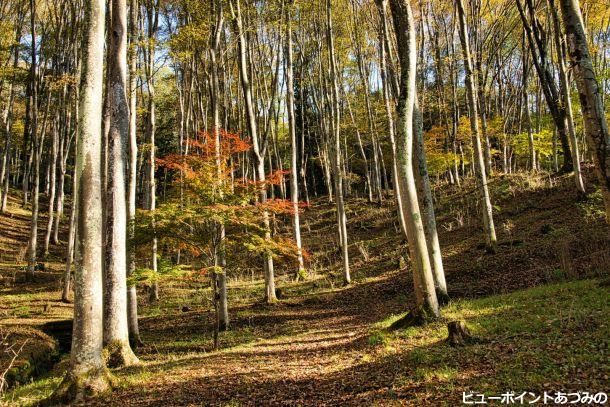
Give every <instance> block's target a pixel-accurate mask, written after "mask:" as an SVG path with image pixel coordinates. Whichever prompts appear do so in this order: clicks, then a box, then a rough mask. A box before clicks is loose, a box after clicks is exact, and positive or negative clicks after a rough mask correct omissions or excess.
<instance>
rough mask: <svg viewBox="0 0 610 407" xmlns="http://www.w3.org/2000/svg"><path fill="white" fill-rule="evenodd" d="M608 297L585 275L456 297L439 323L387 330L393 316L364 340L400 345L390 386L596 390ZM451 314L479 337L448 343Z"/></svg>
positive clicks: (601, 379)
mask: <svg viewBox="0 0 610 407" xmlns="http://www.w3.org/2000/svg"><path fill="white" fill-rule="evenodd" d="M607 298H608V293H607V290H606V289H605V288H603V287H600V286H599V285H598V283H597V281H595V280H588V281H577V282H569V283H562V284H554V285H548V286H541V287H536V288H531V289H527V290H523V291H518V292H514V293H511V294H507V295H498V296H491V297H487V298H483V299H477V300H460V301H455V302H453V303H452V304H451V305H450V306H448V307H447V308H445V309H443V319H442V320H441V321H439V322H436V323H433V324H430V325H428V326H425V327H421V328H409V329H406V330H403V331H397V332H388V331H386V330H385V328H387V327H388V326H390V325H391V324H392V322H394V321H395V320H396V319H398V318H400V315H399V316H396V315H393V316H391V317H389V318H387V319H385V320H383V321H380V322H379V323H378V324H376V325H375V326H374V327H373V329H372V333H371V335H370V339H369V341H372V340H377V341H379V339H378V338H383V339H384V341H385V343H384V344H385V345H386V347H392V348H397V349H406V353H405V354H404V356H405V357H406V360H405V363H404V365H405V368H404V372H402V376H401V379H400V380H399V383H397V384H396V385H397V386H400V387H404V388H410V387H418V386H424V387H427V386H428V384H430V385H432V384H431V383H438V382H443V383H445V384H447V385H449V386H451V388H454V387H459V388H464V389H470V390H476V391H478V392H485V393H487V394H495V393H498V392H502V391H506V390H510V389H513V390H515V391H541V390H543V389H544V390H553V391H565V390H580V391H600V389H603V388H604V383H606V385H607V378H608V375H609V374H610V369H609V367H608V364H607V360H606V358H607V355H606V352H607V351H606V349H607V347H608V338H609V337H610V328H609V326H610V325H609V324H608V322H607V315H608V313H609V312H610V304H609V303H608V301H607ZM450 320H464V321H466V323H467V325H468V326H469V328H470V329H471V331H472V333H473V335H474V336H475V337H477V338H479V339H480V341H479V342H478V343H476V344H473V345H469V346H466V347H461V348H451V347H449V346H448V345H447V344H446V343H445V342H444V339H445V338H446V336H447V329H446V326H445V325H446V323H447V322H448V321H450ZM458 373H459V374H458ZM460 391H461V390H459V391H458V390H456V393H455V394H458V393H459V392H460ZM432 393H434V394H436V395H438V393H439V392H438V390H437V391H433V392H432ZM455 394H453V396H455ZM456 397H457V396H456Z"/></svg>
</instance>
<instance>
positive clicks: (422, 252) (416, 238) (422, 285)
mask: <svg viewBox="0 0 610 407" xmlns="http://www.w3.org/2000/svg"><path fill="white" fill-rule="evenodd" d="M390 6H391V9H392V16H393V19H394V28H395V31H396V38H397V44H398V57H399V60H400V66H401V73H400V94H399V97H398V118H399V119H398V120H399V123H398V143H397V149H396V152H397V158H398V173H399V177H398V178H399V181H400V192H401V194H402V195H403V205H404V206H403V209H404V212H405V214H404V218H405V224H406V226H407V239H408V241H409V249H410V253H411V259H412V263H413V282H414V289H415V296H416V300H417V309H416V310H415V311H414V314H415V316H416V317H417V319H418V320H419V322H426V321H428V320H429V319H434V318H437V317H439V316H440V310H439V305H438V300H437V297H436V292H435V289H434V276H433V274H432V268H431V266H430V257H429V256H428V248H427V244H426V235H425V232H424V225H423V222H422V218H421V214H420V210H419V203H418V198H417V187H416V185H415V177H414V174H413V160H412V159H413V114H414V108H415V98H416V85H415V83H416V82H415V76H416V71H417V70H416V63H417V49H416V38H415V22H414V20H413V11H412V10H411V6H410V4H409V3H408V1H407V0H391V1H390Z"/></svg>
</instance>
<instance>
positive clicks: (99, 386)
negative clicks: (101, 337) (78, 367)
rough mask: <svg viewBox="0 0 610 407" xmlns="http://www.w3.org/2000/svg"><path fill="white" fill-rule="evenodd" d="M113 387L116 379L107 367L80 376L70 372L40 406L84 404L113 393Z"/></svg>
mask: <svg viewBox="0 0 610 407" xmlns="http://www.w3.org/2000/svg"><path fill="white" fill-rule="evenodd" d="M113 386H114V379H113V377H112V375H111V374H110V372H109V371H108V369H106V368H105V367H98V368H94V369H91V370H89V371H88V372H84V373H80V374H76V373H74V372H72V371H69V372H67V373H66V376H65V377H64V379H63V380H62V382H61V384H60V385H59V387H58V388H57V389H56V390H55V391H54V392H53V394H52V395H51V396H50V397H49V398H47V399H45V400H43V401H42V402H41V403H40V404H39V406H60V405H61V406H63V405H69V404H72V403H79V402H83V401H84V400H86V399H88V398H91V397H95V396H99V395H102V394H104V393H107V392H109V391H111V390H112V387H113Z"/></svg>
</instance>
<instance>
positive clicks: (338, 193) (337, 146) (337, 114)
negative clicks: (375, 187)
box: [326, 0, 352, 284]
mask: <svg viewBox="0 0 610 407" xmlns="http://www.w3.org/2000/svg"><path fill="white" fill-rule="evenodd" d="M331 2H332V0H327V1H326V23H327V42H328V52H329V59H330V81H331V87H332V92H331V108H332V114H331V117H332V126H331V127H332V132H333V169H334V174H333V175H334V181H335V187H334V189H335V200H336V205H337V223H338V227H339V239H340V242H341V245H340V246H341V255H342V259H343V281H344V283H345V284H349V283H350V282H351V279H352V278H351V275H350V267H349V253H348V239H347V217H346V215H345V202H344V200H343V172H342V169H341V120H340V119H341V109H340V107H339V83H338V78H337V61H336V58H335V42H334V38H333V22H332V21H333V20H332V8H331Z"/></svg>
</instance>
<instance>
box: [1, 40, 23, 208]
mask: <svg viewBox="0 0 610 407" xmlns="http://www.w3.org/2000/svg"><path fill="white" fill-rule="evenodd" d="M20 41H21V31H20V30H17V33H16V35H15V44H19V43H20ZM19 49H20V47H19V46H17V45H15V46H14V52H15V55H14V58H13V72H16V71H17V67H18V64H19ZM14 79H15V78H14V77H13V80H14ZM8 93H9V97H8V103H7V105H6V113H5V115H4V131H5V141H4V154H3V156H2V170H1V171H2V173H1V174H0V182H1V184H0V188H2V192H1V193H0V196H1V197H2V198H0V213H5V212H6V205H7V203H8V187H9V177H10V170H11V165H10V152H11V127H12V124H13V103H14V100H15V86H14V84H13V82H12V81H11V83H10V85H9V92H8Z"/></svg>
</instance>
